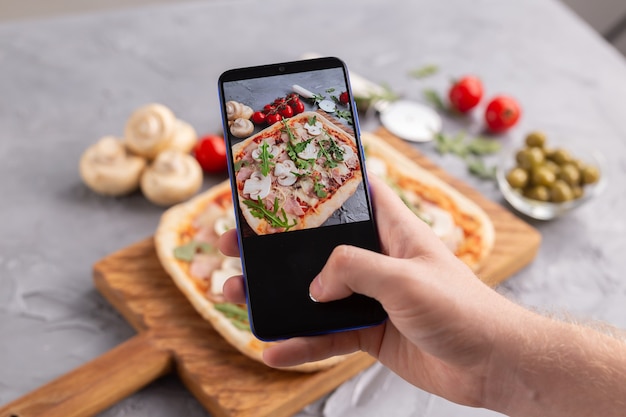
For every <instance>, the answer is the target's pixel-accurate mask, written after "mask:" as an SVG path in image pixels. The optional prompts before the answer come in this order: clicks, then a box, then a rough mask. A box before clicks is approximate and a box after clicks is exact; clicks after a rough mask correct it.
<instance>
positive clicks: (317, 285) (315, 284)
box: [309, 275, 322, 303]
mask: <svg viewBox="0 0 626 417" xmlns="http://www.w3.org/2000/svg"><path fill="white" fill-rule="evenodd" d="M321 295H322V279H321V278H320V276H319V275H318V276H316V277H315V278H314V279H313V281H311V285H310V286H309V297H311V300H313V301H315V302H316V303H318V302H319V301H318V299H319V297H320V296H321Z"/></svg>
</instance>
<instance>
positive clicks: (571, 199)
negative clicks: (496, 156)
mask: <svg viewBox="0 0 626 417" xmlns="http://www.w3.org/2000/svg"><path fill="white" fill-rule="evenodd" d="M602 161H603V159H602V156H601V155H600V154H599V153H598V152H594V151H592V150H589V149H580V148H579V147H577V146H573V145H556V146H554V147H552V146H551V144H550V143H549V141H548V139H547V137H546V135H545V134H543V133H542V132H531V133H530V134H528V135H527V136H526V138H525V140H524V144H523V145H521V146H519V147H517V148H515V149H511V150H509V151H505V153H504V156H503V158H502V160H501V161H500V163H499V165H498V167H497V171H496V178H497V180H498V186H499V188H500V191H501V192H502V194H503V196H504V198H505V199H506V200H507V201H508V202H509V204H511V205H512V206H513V207H514V208H515V209H517V210H518V211H520V212H522V213H524V214H526V215H527V216H530V217H532V218H535V219H539V220H550V219H553V218H555V217H558V216H560V215H562V214H565V213H567V212H568V211H570V210H571V209H573V208H575V207H578V206H580V205H581V204H583V203H585V202H586V201H589V200H590V199H591V198H592V197H593V196H594V195H597V194H598V193H599V192H601V191H602V189H604V187H605V185H606V178H605V177H606V175H605V173H603V172H601V170H600V167H601V166H602V165H603V163H602Z"/></svg>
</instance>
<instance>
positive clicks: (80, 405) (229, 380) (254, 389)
mask: <svg viewBox="0 0 626 417" xmlns="http://www.w3.org/2000/svg"><path fill="white" fill-rule="evenodd" d="M377 134H378V135H379V136H381V137H382V138H383V139H385V140H386V141H388V142H389V143H391V144H393V145H394V146H395V147H396V148H397V149H399V150H400V151H401V152H403V153H404V154H405V155H407V156H409V157H410V158H411V159H413V160H414V161H416V162H417V163H419V164H420V165H421V166H423V167H425V168H426V169H428V170H430V171H432V172H433V173H434V174H435V175H437V176H438V177H440V178H441V179H443V180H444V181H446V182H448V183H449V184H451V185H452V186H453V187H455V188H456V189H457V190H459V191H460V192H461V193H463V194H465V195H466V196H467V197H469V198H471V199H472V200H474V201H475V202H476V203H477V204H478V205H479V206H481V207H482V208H483V209H484V210H485V211H486V212H487V214H488V215H489V216H490V218H491V219H492V221H493V224H494V227H495V231H496V235H495V246H494V250H493V252H492V253H491V254H490V255H489V258H488V259H487V260H486V262H485V264H484V266H483V268H482V269H481V270H480V271H479V272H478V275H479V277H480V278H481V279H482V280H483V281H484V282H486V283H487V284H489V285H492V286H494V285H496V284H498V283H499V282H501V281H503V280H505V279H506V278H508V277H509V276H511V275H512V274H513V273H515V272H516V271H518V270H519V269H521V268H522V267H524V266H525V265H526V264H527V263H529V262H530V261H531V260H532V259H533V258H534V256H535V254H536V252H537V249H538V248H539V244H540V241H541V237H540V235H539V233H538V232H537V231H536V230H535V229H534V228H532V227H531V226H529V225H528V224H526V223H524V222H523V221H521V220H520V219H518V218H517V217H515V216H514V215H513V214H511V213H510V212H508V211H507V210H505V209H504V208H502V207H501V206H499V205H498V204H496V203H493V202H491V201H489V200H487V199H485V198H484V197H483V196H482V195H480V194H479V193H478V192H477V191H476V190H474V189H472V188H471V187H469V186H468V185H467V184H465V183H463V182H462V181H459V180H457V179H455V178H452V177H451V176H449V175H448V174H446V172H445V171H443V170H442V169H440V168H439V167H437V166H435V165H434V164H433V163H432V162H431V161H429V160H428V159H427V158H426V157H424V156H423V155H421V154H420V153H418V152H417V151H415V149H414V148H413V147H412V146H411V145H409V144H407V143H405V142H403V141H402V140H400V139H397V138H395V137H394V136H392V135H391V134H390V133H388V132H387V131H386V130H384V129H381V130H380V131H378V132H377ZM94 282H95V285H96V288H98V290H99V291H100V292H101V293H102V295H103V296H104V297H105V298H106V299H107V300H109V302H110V303H111V304H112V305H113V306H114V307H115V308H116V309H117V310H118V311H119V312H120V313H121V314H122V315H123V316H124V317H125V318H126V320H128V322H129V323H130V324H131V325H132V326H133V327H134V328H135V329H136V330H137V331H138V334H137V335H136V336H135V337H133V338H132V339H130V340H129V341H127V342H125V343H123V344H121V345H120V346H118V347H117V348H115V349H113V350H111V351H110V352H107V353H106V354H104V355H102V356H100V357H99V358H97V359H95V360H93V361H91V362H89V363H87V364H85V365H83V366H81V367H79V368H78V369H76V370H74V371H72V372H70V373H68V374H66V375H65V376H62V377H60V378H58V379H56V380H54V381H52V382H50V383H48V384H47V385H44V386H43V387H41V388H39V389H37V390H36V391H33V392H32V393H30V394H27V395H25V396H24V397H22V398H20V399H18V400H16V401H14V402H12V403H10V404H8V405H6V406H4V407H2V408H0V417H34V416H48V417H57V416H58V417H74V416H76V417H78V416H91V415H94V414H96V413H98V412H100V411H102V410H104V409H106V408H107V407H110V406H111V405H113V404H115V403H116V402H117V401H119V400H121V399H122V398H124V397H126V396H128V395H130V394H132V393H133V392H135V391H137V390H139V389H140V388H142V387H143V386H145V385H147V384H149V383H150V382H151V381H153V380H155V379H157V378H158V377H160V376H162V375H164V374H166V373H169V372H172V371H175V372H177V373H178V375H179V376H180V378H181V380H182V381H183V383H184V384H185V385H186V386H187V388H189V390H190V391H191V392H192V393H193V394H194V395H195V397H196V398H197V399H198V401H200V403H202V405H203V406H204V407H206V409H207V410H208V411H209V412H210V413H211V414H212V415H213V416H215V417H252V416H254V417H270V416H271V417H283V416H284V417H286V416H290V415H293V414H295V413H296V412H298V411H299V410H300V409H302V408H303V407H304V406H305V405H307V404H309V403H311V402H313V401H315V400H316V399H318V398H320V397H322V396H323V395H324V394H326V393H328V392H330V391H331V390H333V389H334V388H336V387H337V386H339V385H340V384H341V383H343V382H344V381H346V380H347V379H349V378H351V377H352V376H354V375H356V374H357V373H359V372H360V371H362V370H364V369H366V368H367V367H369V366H370V365H372V364H373V363H374V360H373V359H372V358H371V357H369V356H368V355H366V354H363V353H359V354H356V355H354V356H352V357H351V358H349V359H348V360H346V361H344V362H343V363H340V364H339V365H337V366H335V367H333V368H331V369H328V370H325V371H321V372H317V373H312V374H302V373H293V372H285V371H278V370H273V369H270V368H268V367H266V366H264V365H262V364H260V363H257V362H254V361H252V360H251V359H248V358H247V357H245V356H243V355H241V354H240V353H239V352H237V351H236V350H235V349H233V348H232V347H231V346H230V345H228V344H227V343H226V342H225V341H224V340H223V339H222V338H221V336H219V334H218V333H216V332H215V330H213V329H212V327H211V326H210V325H209V323H208V322H206V321H205V320H203V319H202V318H201V317H200V316H199V315H198V314H197V313H196V311H195V310H194V309H193V307H192V306H191V304H190V303H189V302H188V301H187V299H186V298H185V297H184V296H183V295H182V293H181V292H180V291H179V290H178V288H177V287H176V286H175V285H174V283H173V281H172V280H171V279H170V278H169V276H168V275H167V274H166V273H165V271H164V270H163V268H162V267H161V265H160V263H159V260H158V258H157V256H156V253H155V249H154V243H153V241H152V238H148V239H146V240H143V241H141V242H138V243H136V244H134V245H131V246H130V247H127V248H124V249H121V250H120V251H118V252H115V253H113V254H111V255H109V256H107V257H105V258H104V259H102V260H100V261H98V262H97V263H96V264H95V265H94Z"/></svg>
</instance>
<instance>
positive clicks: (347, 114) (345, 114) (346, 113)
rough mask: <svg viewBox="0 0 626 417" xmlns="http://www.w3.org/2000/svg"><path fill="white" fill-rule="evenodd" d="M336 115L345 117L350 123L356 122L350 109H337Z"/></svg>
mask: <svg viewBox="0 0 626 417" xmlns="http://www.w3.org/2000/svg"><path fill="white" fill-rule="evenodd" d="M335 116H337V117H339V118H341V119H344V120H345V121H346V122H348V124H349V125H353V124H354V120H353V119H352V113H350V111H349V110H335Z"/></svg>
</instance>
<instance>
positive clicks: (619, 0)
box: [0, 0, 626, 56]
mask: <svg viewBox="0 0 626 417" xmlns="http://www.w3.org/2000/svg"><path fill="white" fill-rule="evenodd" d="M178 1H182V0H0V22H2V21H7V20H13V19H29V18H38V17H46V16H52V15H59V14H66V13H81V12H87V11H96V10H107V9H116V8H123V7H135V6H142V5H148V4H157V3H168V2H178ZM205 1H210V0H205ZM381 1H382V0H381ZM560 1H562V2H563V3H564V4H566V5H567V6H568V7H570V8H571V9H572V10H573V11H574V12H576V13H577V14H578V15H579V16H580V17H581V18H583V19H584V20H585V21H587V23H588V24H589V25H590V26H591V27H592V28H594V29H595V30H596V31H597V32H598V33H599V34H600V35H601V36H603V37H604V38H605V39H606V40H607V41H609V42H610V43H612V44H613V45H614V46H615V47H616V48H617V49H618V50H619V51H621V52H622V54H624V55H625V56H626V0H560Z"/></svg>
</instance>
